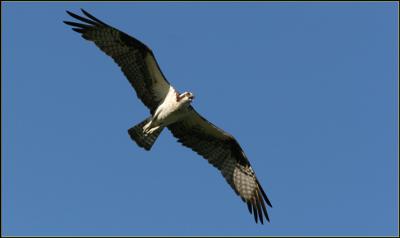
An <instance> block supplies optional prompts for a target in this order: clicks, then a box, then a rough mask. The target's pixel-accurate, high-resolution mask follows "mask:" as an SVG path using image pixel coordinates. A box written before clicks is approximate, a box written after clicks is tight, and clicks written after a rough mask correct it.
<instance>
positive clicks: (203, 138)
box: [168, 107, 272, 223]
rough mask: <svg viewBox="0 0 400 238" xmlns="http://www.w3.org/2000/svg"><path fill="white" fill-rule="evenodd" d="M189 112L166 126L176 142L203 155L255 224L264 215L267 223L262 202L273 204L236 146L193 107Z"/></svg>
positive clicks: (234, 142) (231, 139)
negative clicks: (245, 208) (239, 198)
mask: <svg viewBox="0 0 400 238" xmlns="http://www.w3.org/2000/svg"><path fill="white" fill-rule="evenodd" d="M189 109H190V110H189V114H188V116H186V117H185V119H183V120H181V121H179V122H177V123H174V124H172V125H169V126H168V129H169V130H170V131H171V132H172V134H173V135H174V136H175V137H176V138H178V142H180V143H182V144H183V145H185V146H187V147H189V148H191V149H192V150H193V151H195V152H197V153H198V154H200V155H201V156H203V157H204V158H205V159H207V160H208V162H209V163H211V164H212V165H213V166H215V167H216V168H218V169H219V170H220V171H221V173H222V175H223V176H224V177H225V179H226V181H227V182H228V183H229V185H230V186H231V187H232V188H233V190H234V191H235V192H236V194H237V195H239V196H240V197H241V198H242V200H243V201H244V202H246V203H247V205H248V208H249V211H250V213H253V214H254V219H255V221H256V222H257V221H258V218H260V221H261V223H263V214H264V216H265V218H266V219H267V220H268V221H269V218H268V214H267V209H266V206H265V203H264V200H265V202H266V203H267V204H268V206H270V207H272V205H271V203H270V201H269V200H268V198H267V195H266V194H265V192H264V190H263V189H262V187H261V185H260V183H259V181H258V180H257V177H256V174H255V173H254V171H253V169H252V168H251V165H250V162H249V161H248V159H247V157H246V155H245V154H244V152H243V150H242V148H241V147H240V145H239V143H238V142H237V141H236V140H235V138H233V137H232V136H231V135H229V134H228V133H226V132H224V131H223V130H221V129H219V128H218V127H216V126H214V125H213V124H212V123H210V122H209V121H207V120H206V119H204V118H203V117H202V116H201V115H199V114H198V113H197V112H196V111H195V110H194V108H193V107H190V108H189Z"/></svg>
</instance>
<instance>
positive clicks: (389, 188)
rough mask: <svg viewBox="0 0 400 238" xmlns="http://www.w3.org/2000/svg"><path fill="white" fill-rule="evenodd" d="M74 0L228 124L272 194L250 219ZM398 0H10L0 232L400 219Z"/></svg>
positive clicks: (325, 225)
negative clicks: (73, 26)
mask: <svg viewBox="0 0 400 238" xmlns="http://www.w3.org/2000/svg"><path fill="white" fill-rule="evenodd" d="M80 8H84V9H85V10H87V11H89V12H90V13H92V14H93V15H94V16H96V17H98V18H99V19H101V20H103V21H105V22H106V23H108V24H110V25H112V26H114V27H116V28H118V29H121V30H123V31H124V32H126V33H128V34H130V35H132V36H135V37H137V38H138V39H140V40H141V41H143V42H145V43H146V44H147V45H149V46H150V47H151V48H152V49H153V51H154V53H155V55H156V57H157V59H158V62H159V64H160V66H161V69H162V70H163V72H164V74H165V75H166V77H167V78H168V80H169V81H170V82H171V83H172V84H173V85H174V87H175V88H177V89H178V90H180V91H192V92H194V94H195V95H196V98H195V101H194V107H195V108H196V109H197V110H198V111H199V112H200V113H201V114H202V115H203V116H204V117H206V118H207V119H209V120H210V121H212V122H213V123H214V124H216V125H218V126H219V127H221V128H223V129H224V130H226V131H228V132H230V133H231V134H232V135H234V136H235V137H236V138H237V140H238V141H239V142H240V144H241V146H242V147H243V149H244V150H245V152H246V154H247V156H248V158H249V160H250V161H251V164H252V166H253V168H254V170H255V171H256V173H257V176H258V178H259V180H260V182H261V184H262V185H263V187H264V189H265V190H266V192H267V194H268V196H269V198H270V200H271V202H272V204H273V206H274V207H273V208H272V209H269V215H270V218H271V223H269V224H265V225H260V224H255V222H254V219H253V217H252V216H251V215H250V214H249V213H248V210H247V207H246V205H245V204H244V203H243V202H242V201H241V200H240V199H239V197H237V196H236V195H235V193H234V192H233V190H231V188H230V187H229V186H228V185H227V183H226V182H225V180H224V179H223V177H222V176H221V174H220V173H219V172H218V171H217V170H216V169H215V168H214V167H212V166H211V165H210V164H208V163H207V161H205V160H204V159H203V158H201V157H200V156H199V155H197V154H196V153H194V152H192V151H191V150H190V149H188V148H185V147H183V146H181V145H180V144H179V143H177V142H176V139H175V138H173V137H172V135H171V133H170V132H169V131H167V130H166V131H164V132H163V134H162V135H161V136H160V138H159V139H158V141H157V142H156V144H155V145H154V147H153V149H152V151H150V152H147V151H144V150H143V149H141V148H139V147H138V146H137V145H136V144H135V143H134V142H133V141H132V140H131V139H130V138H129V136H128V134H127V129H128V128H130V127H131V126H133V125H135V124H136V123H138V122H140V121H141V120H143V119H144V118H145V117H147V116H148V113H149V112H148V110H147V108H145V106H144V105H143V104H142V103H141V102H140V101H139V100H138V99H137V98H136V95H135V92H134V91H133V89H132V88H131V86H130V85H129V83H128V81H127V80H126V79H125V77H124V76H123V74H122V73H121V72H120V70H119V68H118V67H117V66H116V64H115V63H114V62H113V61H112V59H110V58H109V57H108V56H106V55H105V54H103V53H102V52H101V51H100V50H99V49H97V48H96V47H95V46H94V44H92V43H90V42H88V41H85V40H84V39H82V38H81V37H80V36H79V35H78V34H77V33H75V32H73V31H72V30H70V28H69V27H68V26H66V25H64V24H63V23H62V21H63V20H71V18H70V17H69V16H68V15H67V14H66V13H65V10H70V11H73V12H79V9H80ZM398 10H399V9H398V3H395V2H386V3H378V2H368V3H336V2H335V3H334V2H331V3H293V2H275V3H261V2H260V3H238V2H237V3H134V2H132V3H103V2H101V3H84V2H80V3H50V2H43V3H2V89H1V92H2V96H1V99H2V103H1V106H2V114H1V117H2V126H1V128H2V133H1V135H2V144H1V145H2V218H3V219H2V235H304V236H305V235H396V234H397V235H398V225H397V223H398V209H399V207H398V200H399V197H398V192H399V190H398V185H399V184H398V168H397V167H398V146H397V143H398V132H397V131H398V125H397V123H398V67H397V66H398V63H399V62H398V50H399V49H398V30H397V28H398Z"/></svg>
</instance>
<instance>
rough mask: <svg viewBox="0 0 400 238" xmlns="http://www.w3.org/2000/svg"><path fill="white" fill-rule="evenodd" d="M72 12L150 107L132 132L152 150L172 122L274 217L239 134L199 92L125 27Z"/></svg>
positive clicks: (259, 210)
mask: <svg viewBox="0 0 400 238" xmlns="http://www.w3.org/2000/svg"><path fill="white" fill-rule="evenodd" d="M67 13H68V14H69V15H70V16H72V17H73V18H75V19H77V20H79V21H80V22H71V21H64V23H65V24H67V25H70V26H72V27H73V28H72V30H74V31H76V32H78V33H80V34H81V36H82V37H83V38H84V39H86V40H89V41H92V42H94V43H95V44H96V45H97V46H98V47H99V48H100V49H101V50H102V51H103V52H104V53H106V54H107V55H109V56H110V57H111V58H113V59H114V61H115V62H116V63H117V64H118V65H119V67H120V68H121V70H122V72H123V73H124V75H125V76H126V78H127V79H128V81H129V82H130V84H131V85H132V86H133V88H134V89H135V91H136V94H137V96H138V98H139V99H140V100H141V101H142V102H143V103H144V104H145V105H146V106H147V107H148V108H149V109H150V114H151V115H150V116H149V117H148V118H147V119H145V120H144V121H142V122H141V123H139V124H138V125H136V126H134V127H132V128H130V129H129V130H128V133H129V135H130V137H131V138H132V139H133V140H134V141H135V142H136V143H137V144H138V145H139V146H140V147H143V148H144V149H146V150H150V149H151V147H152V146H153V144H154V142H155V141H156V139H157V138H158V136H159V135H160V133H161V132H162V131H163V129H164V128H168V129H169V130H170V131H171V132H172V134H173V135H174V136H175V137H176V138H178V141H179V142H180V143H182V144H183V145H184V146H187V147H189V148H191V149H192V150H193V151H195V152H197V153H198V154H199V155H201V156H203V157H204V158H205V159H207V160H208V162H209V163H211V164H212V165H213V166H215V167H216V168H217V169H219V170H220V171H221V174H222V175H223V176H224V177H225V179H226V181H227V182H228V183H229V185H230V186H231V187H232V189H233V190H234V191H235V193H236V194H237V195H239V196H240V197H241V199H242V200H243V201H244V202H246V203H247V206H248V209H249V211H250V213H253V214H254V219H255V221H256V222H258V219H259V220H260V222H261V223H263V221H264V216H265V218H266V219H267V220H268V221H269V217H268V213H267V208H266V207H267V206H266V205H268V206H270V207H272V205H271V202H270V201H269V200H268V197H267V195H266V194H265V192H264V190H263V188H262V187H261V184H260V182H259V181H258V179H257V177H256V174H255V172H254V171H253V169H252V167H251V165H250V162H249V160H248V159H247V157H246V155H245V154H244V152H243V150H242V148H241V147H240V145H239V143H238V142H237V141H236V139H235V138H234V137H233V136H231V135H230V134H228V133H227V132H225V131H223V130H222V129H220V128H218V127H216V126H215V125H213V124H212V123H211V122H209V121H208V120H206V119H205V118H203V117H202V116H201V115H200V114H199V113H197V112H196V110H195V109H194V108H193V107H192V106H191V102H192V100H193V99H194V95H193V94H192V93H190V92H184V93H179V92H178V91H177V90H176V89H174V88H173V87H172V86H171V85H170V83H169V82H168V81H167V80H166V78H165V77H164V75H163V73H162V72H161V69H160V67H159V65H158V63H157V61H156V59H155V57H154V54H153V52H152V51H151V49H150V48H149V47H147V46H146V45H145V44H143V43H142V42H140V41H139V40H137V39H135V38H134V37H132V36H129V35H127V34H125V33H124V32H122V31H120V30H118V29H115V28H114V27H111V26H109V25H107V24H106V23H104V22H102V21H100V20H99V19H97V18H95V17H94V16H92V15H91V14H89V13H88V12H86V11H85V10H83V9H82V13H83V14H84V15H85V16H86V17H82V16H79V15H76V14H74V13H72V12H69V11H67Z"/></svg>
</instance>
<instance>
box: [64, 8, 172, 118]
mask: <svg viewBox="0 0 400 238" xmlns="http://www.w3.org/2000/svg"><path fill="white" fill-rule="evenodd" d="M81 10H82V12H83V14H84V15H85V16H86V17H87V18H86V17H82V16H79V15H77V14H74V13H72V12H69V11H67V13H68V14H69V15H70V16H71V17H73V18H75V19H77V20H79V21H81V22H71V21H64V23H65V24H67V25H70V26H72V27H73V28H72V30H74V31H75V32H78V33H80V34H81V35H82V37H83V38H84V39H86V40H89V41H92V42H94V43H95V44H96V46H97V47H99V48H100V49H101V50H102V51H103V52H104V53H106V54H107V55H108V56H110V57H111V58H113V60H114V61H115V62H116V63H117V64H118V65H119V67H120V68H121V70H122V72H123V73H124V75H125V76H126V78H127V79H128V81H129V82H130V84H131V85H132V86H133V88H134V89H135V91H136V94H137V96H138V98H139V99H141V100H142V102H143V103H144V104H145V105H146V106H147V107H148V108H149V109H150V112H151V113H154V111H155V109H156V108H157V107H158V105H159V104H160V103H161V102H162V101H163V100H164V98H165V97H166V95H167V94H168V92H169V90H170V84H169V82H168V81H167V80H166V79H165V77H164V75H163V73H162V72H161V69H160V67H159V65H158V63H157V61H156V59H155V57H154V54H153V53H152V51H151V49H150V48H148V47H147V46H146V45H145V44H143V43H142V42H140V41H139V40H137V39H135V38H134V37H131V36H129V35H127V34H126V33H124V32H122V31H120V30H118V29H116V28H114V27H111V26H109V25H107V24H105V23H104V22H102V21H100V20H99V19H97V18H95V17H94V16H92V15H91V14H90V13H88V12H86V11H85V10H83V9H81Z"/></svg>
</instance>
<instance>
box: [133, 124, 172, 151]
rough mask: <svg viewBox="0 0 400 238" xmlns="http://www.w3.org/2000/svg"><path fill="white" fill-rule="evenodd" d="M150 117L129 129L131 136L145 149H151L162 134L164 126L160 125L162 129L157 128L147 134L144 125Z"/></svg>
mask: <svg viewBox="0 0 400 238" xmlns="http://www.w3.org/2000/svg"><path fill="white" fill-rule="evenodd" d="M149 120H150V118H147V119H146V120H144V121H142V122H141V123H139V124H137V125H136V126H134V127H132V128H130V129H129V130H128V134H129V136H130V137H131V138H132V140H134V141H135V142H136V144H138V146H140V147H143V148H144V149H145V150H150V149H151V147H152V146H153V144H154V142H155V141H156V140H157V138H158V136H159V135H160V134H161V132H162V130H163V129H164V127H160V129H158V130H155V131H154V132H152V133H151V134H145V133H144V131H143V127H144V125H146V123H147V122H149Z"/></svg>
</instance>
